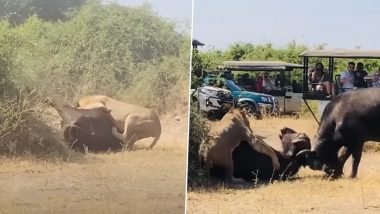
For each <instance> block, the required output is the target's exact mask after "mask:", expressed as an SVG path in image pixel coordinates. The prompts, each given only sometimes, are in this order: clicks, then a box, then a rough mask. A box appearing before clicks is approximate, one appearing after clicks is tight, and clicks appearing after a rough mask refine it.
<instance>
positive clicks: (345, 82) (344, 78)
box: [340, 62, 355, 91]
mask: <svg viewBox="0 0 380 214" xmlns="http://www.w3.org/2000/svg"><path fill="white" fill-rule="evenodd" d="M354 70H355V63H354V62H349V63H348V65H347V71H343V72H342V74H341V76H340V83H341V84H342V89H343V90H344V91H347V90H352V89H353V88H354V79H355V75H354Z"/></svg>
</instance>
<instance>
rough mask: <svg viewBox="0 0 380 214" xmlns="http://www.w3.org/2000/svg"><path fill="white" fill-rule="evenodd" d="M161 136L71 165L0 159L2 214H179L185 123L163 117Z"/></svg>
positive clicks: (78, 156) (182, 197)
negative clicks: (148, 148) (131, 148)
mask: <svg viewBox="0 0 380 214" xmlns="http://www.w3.org/2000/svg"><path fill="white" fill-rule="evenodd" d="M161 119H162V120H161V121H162V127H163V128H162V130H163V133H162V136H161V138H160V140H159V141H158V143H157V145H156V147H155V148H153V150H151V151H146V150H145V149H144V148H145V146H148V145H150V143H151V142H152V139H150V138H149V139H147V140H143V141H138V142H137V143H136V144H135V145H136V146H138V147H139V148H140V149H138V150H137V151H133V152H119V153H112V154H87V155H81V154H77V153H74V154H73V155H72V156H71V157H70V159H69V161H66V162H64V161H55V162H53V161H41V160H35V159H32V158H27V157H24V158H17V159H7V158H3V159H1V160H0V213H183V212H184V209H185V194H186V188H185V186H186V183H185V182H186V178H185V176H186V171H185V169H186V154H187V152H186V150H187V131H184V130H187V123H188V122H187V118H186V117H178V116H173V115H172V116H164V117H162V118H161Z"/></svg>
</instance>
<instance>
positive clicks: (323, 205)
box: [187, 118, 380, 213]
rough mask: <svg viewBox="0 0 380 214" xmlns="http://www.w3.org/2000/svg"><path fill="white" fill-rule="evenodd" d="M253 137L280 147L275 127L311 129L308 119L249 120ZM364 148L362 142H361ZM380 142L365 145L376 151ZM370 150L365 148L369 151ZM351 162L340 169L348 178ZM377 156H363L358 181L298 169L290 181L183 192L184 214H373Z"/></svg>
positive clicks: (377, 199)
mask: <svg viewBox="0 0 380 214" xmlns="http://www.w3.org/2000/svg"><path fill="white" fill-rule="evenodd" d="M251 125H252V128H253V130H254V131H255V132H256V134H258V135H260V136H263V137H267V138H266V139H265V140H266V141H267V142H268V143H270V144H271V145H273V146H274V147H275V148H277V149H279V148H280V142H279V140H278V134H279V130H280V128H282V127H284V126H288V127H290V128H294V129H295V130H297V131H299V132H305V133H307V134H308V135H309V136H310V137H311V138H312V139H314V135H315V133H316V130H317V124H316V122H315V121H314V120H313V119H311V118H304V119H298V120H295V119H291V118H281V119H274V118H266V119H264V120H261V121H251ZM367 144H368V143H367ZM379 145H380V144H377V145H376V144H375V143H374V144H371V146H370V147H371V148H375V150H376V149H378V148H379ZM372 150H373V149H371V151H372ZM350 166H351V160H348V162H347V164H346V166H345V173H346V174H349V173H350V171H351V169H350ZM379 180H380V153H374V152H366V153H364V154H363V157H362V162H361V164H360V166H359V174H358V179H348V178H343V179H340V180H335V181H330V180H329V179H327V178H324V177H323V173H322V172H319V171H312V170H310V169H308V168H302V169H301V170H300V173H299V177H298V178H297V179H294V180H292V181H285V182H275V183H273V184H259V185H258V187H256V188H254V187H253V186H248V185H244V186H239V187H234V188H231V187H229V188H228V187H223V186H219V187H217V188H213V189H203V188H202V189H196V190H194V191H192V192H189V193H188V202H187V211H188V213H379V212H380V192H379V189H380V182H379Z"/></svg>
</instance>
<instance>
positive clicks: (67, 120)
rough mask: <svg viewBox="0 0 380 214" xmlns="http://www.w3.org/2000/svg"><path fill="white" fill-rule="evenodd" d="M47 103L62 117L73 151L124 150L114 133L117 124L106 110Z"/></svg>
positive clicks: (48, 101) (67, 140) (64, 134)
mask: <svg viewBox="0 0 380 214" xmlns="http://www.w3.org/2000/svg"><path fill="white" fill-rule="evenodd" d="M46 102H47V103H48V104H50V105H51V106H52V107H53V108H55V109H56V110H57V112H58V114H59V115H60V116H61V118H62V130H63V136H64V140H65V141H66V142H67V144H68V145H69V146H70V147H71V148H72V149H74V150H76V151H79V152H84V151H85V150H86V149H87V150H88V151H90V152H103V151H108V150H111V151H119V150H121V149H122V143H121V141H120V140H119V139H118V138H117V137H115V136H114V135H113V133H112V128H113V127H115V125H114V124H115V122H114V120H113V118H112V116H111V115H110V113H109V110H107V109H106V108H104V107H99V108H92V109H77V108H74V107H71V106H68V105H62V106H58V105H56V104H54V103H53V102H51V101H50V100H49V99H47V100H46Z"/></svg>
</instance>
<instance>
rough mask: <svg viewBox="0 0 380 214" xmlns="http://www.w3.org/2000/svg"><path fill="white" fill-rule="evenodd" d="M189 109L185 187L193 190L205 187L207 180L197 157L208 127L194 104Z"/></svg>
mask: <svg viewBox="0 0 380 214" xmlns="http://www.w3.org/2000/svg"><path fill="white" fill-rule="evenodd" d="M190 109H191V110H190V127H189V129H190V130H189V149H188V152H189V155H188V169H187V170H188V175H187V185H188V188H194V187H199V186H205V185H207V183H208V180H209V179H208V178H207V172H206V171H205V170H203V169H201V166H200V163H199V155H198V151H199V146H200V143H201V142H202V140H203V139H204V136H205V135H206V134H207V132H208V129H209V127H208V125H207V119H206V118H205V117H203V115H202V113H200V112H198V110H197V107H196V106H195V103H192V104H191V108H190Z"/></svg>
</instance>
